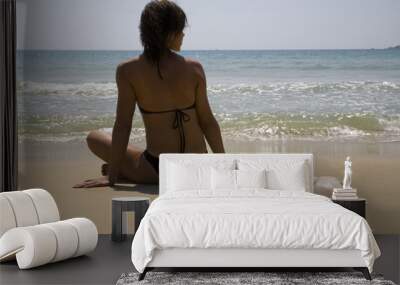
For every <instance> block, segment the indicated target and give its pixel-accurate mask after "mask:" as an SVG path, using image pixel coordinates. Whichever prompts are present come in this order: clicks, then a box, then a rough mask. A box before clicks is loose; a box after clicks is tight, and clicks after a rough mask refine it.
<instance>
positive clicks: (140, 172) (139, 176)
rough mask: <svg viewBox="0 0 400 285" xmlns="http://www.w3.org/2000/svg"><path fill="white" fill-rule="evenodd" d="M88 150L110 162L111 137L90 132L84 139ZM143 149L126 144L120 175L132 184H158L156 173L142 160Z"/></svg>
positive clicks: (103, 133) (97, 132) (102, 133)
mask: <svg viewBox="0 0 400 285" xmlns="http://www.w3.org/2000/svg"><path fill="white" fill-rule="evenodd" d="M86 141H87V144H88V147H89V149H90V150H91V151H92V152H93V153H94V154H95V155H96V156H97V157H99V158H100V159H102V160H103V161H105V162H107V163H110V161H111V135H109V134H107V133H105V132H101V131H92V132H90V133H89V135H88V136H87V138H86ZM143 151H144V150H143V149H142V148H139V147H137V146H134V145H131V144H128V147H127V150H126V154H125V157H124V159H123V161H122V164H121V166H120V173H121V174H122V176H123V177H125V178H127V179H129V180H130V181H131V182H132V183H146V184H156V183H158V175H157V172H156V171H155V170H154V169H153V167H152V166H151V164H150V163H149V162H148V161H147V160H146V159H145V158H144V156H143Z"/></svg>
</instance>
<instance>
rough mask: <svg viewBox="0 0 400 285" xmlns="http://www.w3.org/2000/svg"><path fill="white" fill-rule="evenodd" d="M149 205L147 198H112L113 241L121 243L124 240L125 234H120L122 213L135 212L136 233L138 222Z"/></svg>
mask: <svg viewBox="0 0 400 285" xmlns="http://www.w3.org/2000/svg"><path fill="white" fill-rule="evenodd" d="M149 205H150V198H148V197H135V196H129V197H116V198H112V233H111V239H112V240H113V241H123V240H125V239H126V234H123V233H122V227H123V224H122V223H123V213H124V212H130V211H133V212H135V231H137V229H138V227H139V224H140V221H141V220H142V218H143V217H144V215H145V214H146V211H147V209H148V208H149Z"/></svg>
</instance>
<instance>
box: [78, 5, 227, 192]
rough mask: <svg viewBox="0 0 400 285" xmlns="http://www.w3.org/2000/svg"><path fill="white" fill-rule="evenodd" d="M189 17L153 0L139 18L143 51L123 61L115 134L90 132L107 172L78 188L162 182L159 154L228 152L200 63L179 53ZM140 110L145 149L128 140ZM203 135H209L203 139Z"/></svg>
mask: <svg viewBox="0 0 400 285" xmlns="http://www.w3.org/2000/svg"><path fill="white" fill-rule="evenodd" d="M186 23H187V20H186V15H185V13H184V12H183V10H182V9H181V8H180V7H179V6H178V5H177V4H175V3H173V2H170V1H166V0H161V1H152V2H150V3H148V4H147V5H146V7H145V8H144V10H143V12H142V15H141V19H140V38H141V42H142V45H143V47H144V50H143V53H142V54H141V55H140V56H138V57H135V58H132V59H129V60H127V61H124V62H122V63H120V64H119V65H118V67H117V70H116V82H117V86H118V101H117V114H116V120H115V124H114V128H113V131H112V136H110V135H108V134H106V133H104V132H101V131H92V132H90V133H89V135H88V136H87V144H88V146H89V148H90V150H91V151H92V152H93V153H94V154H95V155H97V156H98V157H100V158H101V159H102V160H104V161H105V162H106V163H107V164H104V165H103V167H102V174H103V175H104V176H102V177H100V178H96V179H89V180H86V181H84V182H82V183H79V184H77V185H75V186H74V187H75V188H89V187H103V186H112V185H113V184H114V183H116V182H117V181H118V179H121V178H122V179H124V180H129V181H131V182H132V183H140V184H142V183H143V184H156V183H158V159H159V158H158V156H159V154H160V153H182V152H189V153H206V152H207V147H206V142H205V139H206V140H207V142H208V144H209V146H210V148H211V150H212V151H213V152H215V153H222V152H224V146H223V142H222V137H221V131H220V128H219V125H218V123H217V121H216V119H215V118H214V116H213V113H212V111H211V109H210V106H209V103H208V99H207V91H206V77H205V74H204V71H203V68H202V66H201V64H200V63H199V62H197V61H194V60H191V59H187V58H184V57H182V56H180V55H178V54H176V53H175V52H173V51H180V48H181V45H182V40H183V37H184V33H183V30H184V28H185V26H186ZM136 104H137V105H138V107H139V110H140V111H141V113H142V116H143V121H144V126H145V131H146V145H147V149H146V150H143V149H141V148H139V147H137V146H134V145H131V144H128V141H129V135H130V132H131V128H132V118H133V114H134V111H135V105H136ZM204 138H205V139H204Z"/></svg>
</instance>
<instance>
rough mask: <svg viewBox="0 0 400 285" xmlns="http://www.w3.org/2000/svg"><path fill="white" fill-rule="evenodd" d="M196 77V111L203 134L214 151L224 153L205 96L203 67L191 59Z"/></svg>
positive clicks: (217, 126)
mask: <svg viewBox="0 0 400 285" xmlns="http://www.w3.org/2000/svg"><path fill="white" fill-rule="evenodd" d="M192 64H193V65H194V68H195V70H196V75H197V78H198V82H197V87H196V113H197V117H198V118H199V124H200V127H201V129H202V130H203V133H204V136H205V137H206V140H207V142H208V145H209V146H210V147H211V150H212V151H213V152H214V153H224V152H225V149H224V144H223V142H222V136H221V130H220V128H219V125H218V122H217V120H216V119H215V117H214V115H213V113H212V111H211V108H210V104H209V103H208V98H207V83H206V75H205V73H204V70H203V67H202V66H201V64H200V63H199V62H197V61H192Z"/></svg>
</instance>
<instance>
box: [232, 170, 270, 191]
mask: <svg viewBox="0 0 400 285" xmlns="http://www.w3.org/2000/svg"><path fill="white" fill-rule="evenodd" d="M236 182H237V188H238V189H240V188H267V171H266V169H262V170H257V169H254V170H241V169H239V170H236Z"/></svg>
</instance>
